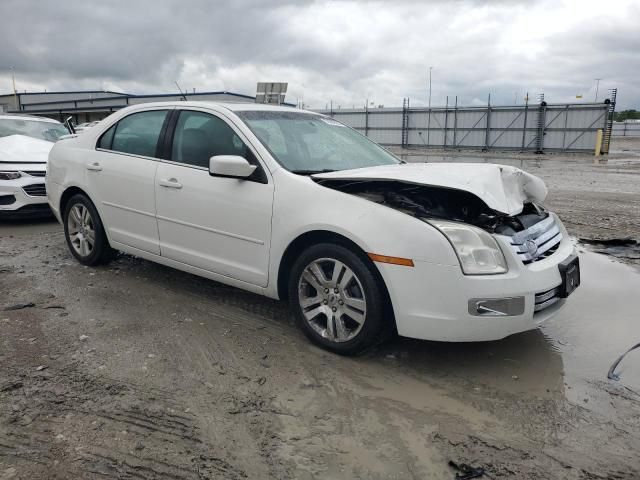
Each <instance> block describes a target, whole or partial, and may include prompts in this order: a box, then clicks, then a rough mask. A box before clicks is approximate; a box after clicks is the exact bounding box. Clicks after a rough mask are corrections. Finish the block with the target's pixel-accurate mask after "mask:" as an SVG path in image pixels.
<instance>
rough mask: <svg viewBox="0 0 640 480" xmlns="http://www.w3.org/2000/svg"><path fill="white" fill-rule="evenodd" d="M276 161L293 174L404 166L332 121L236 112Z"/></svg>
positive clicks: (277, 113)
mask: <svg viewBox="0 0 640 480" xmlns="http://www.w3.org/2000/svg"><path fill="white" fill-rule="evenodd" d="M236 113H237V115H238V116H239V117H240V118H241V119H242V120H243V121H244V122H245V123H246V124H247V125H248V126H249V128H250V129H251V131H252V132H253V133H254V134H255V135H256V136H257V137H258V138H259V139H260V141H261V142H262V143H263V144H264V146H265V147H267V149H268V150H269V151H270V152H271V154H272V155H273V156H274V158H275V159H276V160H277V161H278V162H279V163H280V164H281V165H282V166H283V167H284V168H286V169H287V170H290V171H292V172H294V173H303V174H304V173H307V174H309V173H317V172H326V171H335V170H348V169H352V168H363V167H375V166H378V165H393V164H396V163H401V162H400V160H398V159H397V158H396V157H394V156H393V155H391V154H390V153H389V152H387V151H386V150H385V149H384V148H382V147H381V146H379V145H378V144H376V143H374V142H372V141H370V140H369V139H367V138H366V137H364V136H363V135H361V134H359V133H358V132H356V131H354V130H352V129H351V128H349V127H346V126H344V125H343V124H341V123H339V122H336V121H335V120H332V119H331V118H327V117H322V116H320V115H312V114H308V113H299V112H282V111H246V112H236Z"/></svg>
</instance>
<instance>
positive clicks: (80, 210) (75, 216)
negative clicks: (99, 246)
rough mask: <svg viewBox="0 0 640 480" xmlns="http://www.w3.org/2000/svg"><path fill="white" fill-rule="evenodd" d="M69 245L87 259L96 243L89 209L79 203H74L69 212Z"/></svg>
mask: <svg viewBox="0 0 640 480" xmlns="http://www.w3.org/2000/svg"><path fill="white" fill-rule="evenodd" d="M67 230H68V234H69V243H71V246H72V247H73V249H74V250H75V251H76V252H77V253H78V255H80V256H82V257H88V256H89V255H90V254H91V252H92V251H93V247H94V246H95V243H96V232H95V227H94V222H93V218H91V213H90V212H89V209H88V208H87V207H86V206H85V205H82V204H81V203H76V204H75V205H74V206H73V207H71V210H70V211H69V218H68V219H67Z"/></svg>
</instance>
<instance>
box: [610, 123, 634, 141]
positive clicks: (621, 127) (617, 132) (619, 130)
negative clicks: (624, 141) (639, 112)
mask: <svg viewBox="0 0 640 480" xmlns="http://www.w3.org/2000/svg"><path fill="white" fill-rule="evenodd" d="M611 135H612V136H614V137H640V122H638V121H635V122H613V129H612V131H611Z"/></svg>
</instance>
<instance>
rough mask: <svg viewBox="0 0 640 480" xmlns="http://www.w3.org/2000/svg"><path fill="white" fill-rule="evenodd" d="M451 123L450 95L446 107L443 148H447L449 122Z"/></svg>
mask: <svg viewBox="0 0 640 480" xmlns="http://www.w3.org/2000/svg"><path fill="white" fill-rule="evenodd" d="M448 121H449V95H447V102H446V103H445V107H444V139H443V142H442V148H444V149H445V150H446V148H447V122H448Z"/></svg>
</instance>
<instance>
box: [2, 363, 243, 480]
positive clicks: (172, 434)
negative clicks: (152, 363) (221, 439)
mask: <svg viewBox="0 0 640 480" xmlns="http://www.w3.org/2000/svg"><path fill="white" fill-rule="evenodd" d="M17 379H19V380H17ZM9 381H10V382H13V384H14V385H16V388H11V389H3V391H2V392H1V393H0V403H1V404H2V405H11V412H2V413H3V414H2V416H1V417H0V418H1V422H0V460H3V461H4V462H5V463H7V462H8V463H10V464H16V465H18V466H22V467H25V466H28V465H29V464H33V463H35V464H39V465H51V464H52V462H54V461H56V460H57V461H59V462H61V463H65V464H69V465H72V466H73V468H74V469H78V470H79V471H84V472H87V473H93V474H96V475H101V476H105V477H108V478H141V479H153V478H161V479H174V480H183V479H185V480H187V479H192V478H193V479H197V478H231V479H236V478H237V479H239V478H246V474H245V472H244V471H243V470H242V468H239V467H236V466H234V465H232V464H231V463H229V462H228V461H226V460H224V459H223V458H219V457H216V456H214V455H212V452H215V450H216V448H215V446H213V445H210V444H208V443H207V442H205V441H203V440H202V438H201V432H200V427H199V425H198V419H197V417H196V416H195V415H193V414H189V413H184V412H183V410H184V406H182V405H180V403H179V402H177V401H175V400H172V399H170V398H167V396H166V394H165V392H163V391H160V392H156V391H154V389H151V388H149V389H147V388H140V387H136V388H135V389H134V388H133V387H132V386H131V385H127V384H124V383H120V382H117V381H114V380H111V379H108V378H106V377H91V376H89V375H86V374H82V373H80V372H78V371H77V370H76V369H75V367H74V366H68V367H66V368H63V369H61V370H60V371H53V369H52V371H49V372H48V375H47V376H46V377H43V376H40V377H35V376H31V377H29V376H27V375H24V374H22V375H20V374H19V373H16V372H13V374H12V373H10V374H9ZM6 383H8V382H3V384H6ZM140 405H145V406H144V407H142V406H140ZM70 419H71V420H72V422H70V421H69V420H70ZM72 445H77V446H78V447H79V448H78V447H76V448H75V449H73V450H72V449H71V446H72ZM176 445H179V447H178V449H177V450H178V451H176ZM143 450H144V451H145V452H149V453H148V454H146V455H142V454H141V453H142V451H143ZM185 453H186V454H185Z"/></svg>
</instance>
